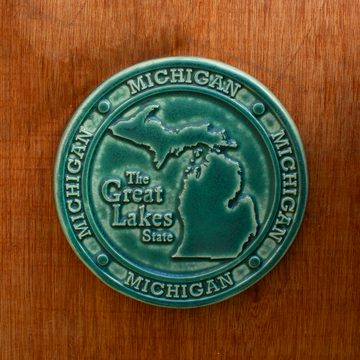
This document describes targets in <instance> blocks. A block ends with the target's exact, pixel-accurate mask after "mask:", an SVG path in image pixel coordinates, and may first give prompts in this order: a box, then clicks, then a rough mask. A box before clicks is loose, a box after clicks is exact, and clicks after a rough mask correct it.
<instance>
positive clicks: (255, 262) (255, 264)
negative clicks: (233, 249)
mask: <svg viewBox="0 0 360 360" xmlns="http://www.w3.org/2000/svg"><path fill="white" fill-rule="evenodd" d="M248 264H249V266H250V267H251V268H253V269H255V268H257V267H258V266H259V265H260V259H259V258H258V257H257V256H252V257H251V258H250V259H249V262H248Z"/></svg>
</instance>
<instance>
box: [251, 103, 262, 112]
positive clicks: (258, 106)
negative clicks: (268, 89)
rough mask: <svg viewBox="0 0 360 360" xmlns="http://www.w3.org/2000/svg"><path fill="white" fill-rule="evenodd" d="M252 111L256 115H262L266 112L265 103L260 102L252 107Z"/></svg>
mask: <svg viewBox="0 0 360 360" xmlns="http://www.w3.org/2000/svg"><path fill="white" fill-rule="evenodd" d="M252 110H253V113H254V114H255V115H262V114H263V113H264V112H265V106H264V104H263V103H261V102H258V103H255V104H254V105H253V106H252Z"/></svg>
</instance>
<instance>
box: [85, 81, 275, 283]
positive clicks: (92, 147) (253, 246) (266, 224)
mask: <svg viewBox="0 0 360 360" xmlns="http://www.w3.org/2000/svg"><path fill="white" fill-rule="evenodd" d="M155 90H156V89H154V90H150V91H148V92H147V93H146V94H141V95H142V96H140V95H138V96H139V97H140V100H143V99H144V98H146V97H151V96H154V95H155V96H156V95H158V94H159V93H168V92H170V90H168V89H164V88H160V89H157V90H158V91H155ZM181 91H188V92H189V93H195V94H196V93H200V94H203V95H207V96H209V97H214V98H216V99H217V100H219V101H222V102H225V103H226V102H227V105H228V106H232V107H233V108H234V109H235V110H237V111H238V112H240V113H241V115H242V116H243V117H244V118H246V120H247V121H249V123H250V124H251V125H252V126H253V127H254V129H255V130H256V131H258V134H259V136H260V137H261V139H262V141H263V142H264V147H266V148H267V150H268V152H269V154H268V155H269V158H270V161H271V165H272V166H273V170H274V175H275V194H274V200H273V203H272V206H271V210H270V212H269V216H268V218H267V219H266V220H265V221H264V224H263V229H262V230H261V233H259V234H258V235H257V236H256V237H255V239H254V241H253V242H252V243H251V244H250V245H249V246H248V247H247V248H246V250H245V251H244V252H242V253H241V254H240V255H239V256H238V257H237V258H235V259H232V260H228V261H226V262H225V263H224V264H223V265H221V266H219V267H216V268H215V269H212V270H209V271H206V275H207V276H212V275H215V274H216V273H218V272H224V271H226V270H228V269H231V268H232V267H234V266H236V265H237V264H239V263H240V262H241V261H242V260H244V259H245V258H246V257H248V256H249V254H251V252H252V251H254V250H255V249H256V248H257V247H258V246H259V243H260V242H261V241H263V240H264V237H265V236H266V234H267V233H268V231H269V230H270V227H271V225H272V223H273V221H274V219H275V217H276V212H277V209H278V203H279V201H280V190H281V189H280V187H276V183H277V182H280V181H281V180H280V169H279V163H278V158H277V156H276V153H275V150H274V148H273V145H272V144H271V141H270V139H269V138H268V136H267V134H266V133H265V131H264V129H263V127H262V126H261V125H260V124H259V123H258V121H257V120H256V119H255V118H254V117H253V116H252V115H251V114H250V113H249V112H248V111H247V110H246V109H243V107H242V106H239V105H240V104H235V101H230V100H229V99H227V97H226V96H224V95H222V94H220V93H214V92H212V91H211V90H207V89H203V88H200V89H198V88H195V87H194V88H193V89H188V88H187V87H186V86H185V85H177V86H175V85H172V86H171V92H181ZM130 100H132V101H130ZM135 100H137V101H139V99H138V97H137V98H134V99H129V100H128V101H125V102H124V103H122V104H121V105H119V106H118V107H117V108H116V109H115V110H114V111H113V112H112V113H111V114H110V115H109V116H108V117H107V118H106V119H104V121H103V122H102V124H101V125H100V126H99V127H98V129H97V131H96V134H95V136H94V138H93V140H92V142H91V144H90V145H89V148H88V150H87V156H86V159H85V160H84V165H83V180H82V188H83V192H82V193H83V197H84V200H85V201H84V209H85V210H86V211H85V212H86V214H87V219H88V221H89V224H90V225H91V228H92V230H93V231H94V232H95V233H96V238H97V239H98V240H99V242H100V243H101V244H102V245H103V246H104V248H105V249H106V250H107V251H109V253H110V254H111V255H112V256H113V257H114V258H115V259H116V260H117V261H119V262H120V263H121V264H122V265H124V266H126V267H128V268H131V269H132V270H133V271H136V272H137V273H138V274H141V275H143V276H150V274H151V277H152V278H153V279H157V280H163V281H170V279H174V278H175V277H176V281H177V282H179V283H182V282H184V283H185V282H189V281H198V280H201V278H202V277H203V276H204V274H203V272H204V270H202V271H201V273H202V274H198V275H197V274H194V275H181V276H180V275H179V276H176V275H173V276H171V275H170V274H165V273H161V272H160V271H155V270H154V272H152V273H151V272H150V270H146V269H144V268H139V267H136V266H135V265H134V264H132V263H131V262H130V261H128V260H127V259H125V258H123V257H122V256H120V254H118V253H117V252H116V250H115V249H114V248H113V247H112V246H111V245H110V244H109V243H108V242H107V240H106V239H105V236H104V235H103V234H102V232H101V230H100V229H99V228H98V226H97V224H96V221H95V220H94V217H93V211H92V210H91V206H90V199H89V198H90V189H89V185H88V173H89V168H90V167H91V161H92V157H93V154H94V153H95V152H96V148H97V146H98V142H99V141H100V140H101V139H102V137H103V135H104V133H105V131H106V129H107V128H108V126H109V124H111V123H112V122H113V121H114V120H115V119H116V117H118V116H119V115H120V114H121V113H122V112H124V111H126V110H127V109H128V108H129V107H131V106H132V105H134V103H136V101H135ZM127 102H129V104H128V103H127Z"/></svg>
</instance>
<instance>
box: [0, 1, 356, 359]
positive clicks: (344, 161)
mask: <svg viewBox="0 0 360 360" xmlns="http://www.w3.org/2000/svg"><path fill="white" fill-rule="evenodd" d="M0 7H1V20H0V21H1V28H0V31H1V32H0V34H1V40H0V43H1V48H0V117H1V123H0V141H1V147H0V216H1V226H0V240H1V253H0V265H1V267H0V358H1V359H68V358H71V359H126V360H128V359H129V360H132V359H135V360H137V359H174V360H175V359H191V360H192V359H206V360H207V359H359V358H360V270H359V269H360V261H359V259H360V236H359V234H360V162H359V161H360V151H359V147H360V146H359V145H360V144H359V125H360V123H359V122H360V117H359V112H360V101H359V90H360V82H359V80H360V75H359V74H360V67H359V66H360V61H359V57H360V53H359V52H360V41H359V31H360V21H359V20H360V3H359V1H356V0H348V1H340V0H308V1H300V0H256V1H255V0H214V1H201V0H178V1H176V0H153V1H151V0H142V1H140V0H138V1H136V0H126V1H125V0H116V1H115V0H113V1H110V0H85V1H84V0H81V1H80V0H78V1H70V0H37V1H36V0H21V1H15V0H14V1H7V0H3V1H1V5H0ZM167 55H195V56H203V57H208V58H213V59H217V60H221V61H224V62H226V63H229V64H231V65H234V66H236V67H238V68H240V69H242V70H244V71H246V72H247V73H249V74H251V75H252V76H254V77H256V78H257V79H258V80H259V81H261V82H262V83H263V84H265V85H266V86H267V87H268V88H270V89H271V90H272V91H273V92H274V93H275V95H276V96H277V97H278V98H279V99H280V101H281V102H282V103H283V104H284V105H285V107H286V108H287V109H288V111H289V112H290V114H291V115H292V117H293V118H294V120H295V122H296V124H297V126H298V128H299V131H300V133H301V135H302V138H303V140H304V144H305V149H306V153H307V158H308V165H309V174H310V194H309V201H308V207H307V212H306V215H305V219H304V222H303V225H302V227H301V230H300V232H299V234H298V236H297V237H296V239H295V241H294V243H293V245H292V247H291V248H290V250H289V251H288V253H287V254H286V256H285V257H284V258H283V260H282V261H281V262H280V263H279V264H278V265H277V266H276V268H275V269H274V270H273V271H271V272H270V273H269V274H268V275H267V276H266V277H265V278H263V279H262V280H261V281H259V282H258V283H257V284H255V285H254V286H253V287H251V288H250V289H248V290H247V291H245V292H243V293H241V294H239V295H237V296H235V297H233V298H231V299H230V300H227V301H224V302H222V303H219V304H216V305H212V306H208V307H204V308H199V309H192V310H173V309H163V308H157V307H154V306H151V305H146V304H142V303H140V302H138V301H135V300H132V299H130V298H127V297H125V296H123V295H121V294H118V293H116V292H115V291H113V290H111V289H110V288H108V287H107V286H106V285H104V284H103V283H102V282H101V281H100V280H98V279H97V278H96V277H95V276H94V275H92V273H90V271H89V270H87V269H86V268H85V266H84V265H83V264H82V263H81V262H80V260H78V259H77V257H76V255H75V253H74V252H73V251H72V250H71V248H70V246H69V245H68V243H67V241H66V240H65V237H64V235H63V234H62V231H61V229H60V226H59V224H58V221H57V218H56V214H55V209H54V205H53V198H52V170H53V162H54V157H55V153H56V149H57V145H58V142H59V139H60V137H61V134H62V132H63V130H64V128H65V126H66V124H67V121H68V120H69V118H70V116H71V114H72V113H73V111H74V110H75V109H76V107H77V106H78V105H79V104H80V102H81V101H82V100H83V99H84V97H85V96H86V95H87V94H88V93H89V92H90V91H91V90H92V89H93V88H94V87H95V86H96V85H98V84H99V83H101V82H102V81H103V80H105V79H106V78H108V77H109V76H110V75H112V74H114V73H115V72H117V71H119V70H121V69H123V68H124V67H127V66H130V65H133V64H135V63H137V62H139V61H142V60H146V59H150V58H154V57H160V56H167Z"/></svg>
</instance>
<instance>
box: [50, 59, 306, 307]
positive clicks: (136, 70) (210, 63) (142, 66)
mask: <svg viewBox="0 0 360 360" xmlns="http://www.w3.org/2000/svg"><path fill="white" fill-rule="evenodd" d="M184 65H186V66H188V67H191V66H193V67H196V68H199V69H201V68H206V69H207V70H209V71H218V72H221V73H222V74H224V73H226V74H227V76H228V77H229V78H231V79H233V80H236V81H238V82H239V83H240V84H241V85H242V86H245V87H247V88H249V89H251V91H252V92H254V93H255V94H256V95H257V96H258V98H259V99H261V100H262V101H263V102H264V103H265V104H266V106H267V107H268V108H270V109H271V110H272V113H273V114H274V115H276V118H277V120H278V121H279V122H280V123H281V125H282V127H283V128H284V129H285V131H286V133H287V136H288V138H289V139H290V141H291V143H292V144H293V148H294V150H295V154H294V156H295V157H296V160H297V163H298V172H299V179H301V181H299V182H300V184H301V186H300V187H299V202H298V205H297V211H296V214H295V216H294V221H293V225H292V226H291V228H290V229H289V232H288V233H287V235H286V239H285V240H284V242H283V243H282V244H281V246H279V248H278V249H277V251H275V252H274V253H273V254H272V256H271V257H270V258H269V259H268V260H267V261H266V263H265V264H264V266H263V267H261V269H259V270H258V271H257V272H254V273H253V274H251V275H250V276H248V277H247V278H246V280H245V281H244V282H241V283H239V284H237V285H236V286H234V287H232V288H230V289H229V290H227V291H224V292H220V293H218V294H214V295H213V296H211V297H207V298H206V297H205V298H200V299H191V300H189V301H187V300H184V301H182V302H176V301H174V300H168V299H164V298H154V297H152V296H148V295H143V294H139V293H137V292H135V291H134V290H132V289H130V288H126V287H125V286H122V285H121V283H120V281H115V279H114V278H112V277H111V276H109V275H108V274H107V273H105V272H104V271H103V270H102V269H100V267H99V266H96V265H94V258H93V257H92V256H90V255H89V254H88V253H87V252H86V251H85V250H84V249H83V248H82V246H80V244H79V242H78V240H77V239H76V238H75V236H74V233H73V232H72V231H71V232H69V231H68V228H69V220H68V219H67V218H66V217H65V215H66V212H65V210H64V209H65V207H64V201H62V199H61V198H59V195H60V194H61V192H62V185H63V181H62V178H61V173H62V171H61V170H62V168H63V167H64V166H65V165H64V157H65V154H67V152H65V151H63V149H64V148H67V147H68V146H69V143H68V139H71V138H72V137H73V136H74V135H75V131H76V130H77V128H78V126H79V125H80V123H81V122H82V121H83V120H84V118H85V116H86V115H87V114H88V113H89V112H90V111H91V110H92V109H93V108H94V106H96V104H98V103H99V101H100V100H101V99H103V98H104V95H106V94H107V93H108V92H109V91H111V90H112V89H114V88H115V87H117V86H118V85H119V84H121V83H122V82H123V81H125V80H126V79H129V78H131V77H135V76H137V75H138V74H141V73H142V72H144V71H151V70H154V69H156V68H159V67H175V66H184ZM53 186H54V200H55V207H56V211H57V215H58V219H59V222H60V224H61V227H62V230H63V232H64V234H65V235H66V237H67V240H68V241H69V243H70V245H71V247H72V248H73V250H74V251H75V253H76V254H77V255H78V257H79V258H80V259H81V260H82V261H83V262H84V264H85V265H86V266H87V267H88V268H89V269H90V270H91V271H92V272H93V273H94V274H95V275H96V276H98V277H99V278H100V279H101V280H102V281H104V282H105V283H106V284H108V285H109V286H111V287H112V288H113V289H115V290H117V291H119V292H121V293H124V294H126V295H128V296H130V297H133V298H135V299H137V300H140V301H143V302H146V303H151V304H153V305H158V306H165V307H177V308H191V307H198V306H204V305H209V304H213V303H216V302H219V301H221V300H225V299H227V298H229V297H231V296H233V295H235V294H238V293H239V292H241V291H243V290H245V289H246V288H248V287H250V286H251V285H253V284H254V283H255V282H256V281H258V280H259V279H261V278H262V277H263V276H264V275H265V274H267V273H268V272H269V271H270V270H271V269H272V268H273V267H274V266H275V265H276V264H277V263H278V262H279V260H280V259H281V258H282V256H284V254H285V253H286V251H287V250H288V248H289V246H290V245H291V243H292V241H293V239H294V238H295V236H296V234H297V232H298V230H299V227H300V224H301V222H302V219H303V216H304V212H305V208H306V202H307V194H308V175H307V164H306V156H305V151H304V147H303V143H302V140H301V137H300V134H299V132H298V130H297V128H296V125H295V124H294V122H293V120H292V118H291V116H290V115H289V113H288V112H287V111H286V109H285V108H284V106H283V105H282V104H281V103H280V101H279V100H278V99H277V98H276V97H275V95H274V94H272V93H271V91H270V90H268V89H267V88H266V87H265V86H264V85H262V84H261V83H260V82H259V81H257V80H256V79H254V78H253V77H252V76H250V75H248V74H247V73H245V72H243V71H241V70H239V69H237V68H235V67H232V66H230V65H227V64H224V63H222V62H219V61H216V60H210V59H205V58H199V57H183V56H181V57H167V58H159V59H154V60H148V61H145V62H142V63H139V64H136V65H134V66H131V67H129V68H127V69H124V70H122V71H120V72H119V73H117V74H115V75H113V76H112V77H110V78H109V79H107V80H105V81H104V82H103V83H102V84H101V85H99V86H98V87H97V88H96V89H95V90H93V91H92V92H91V94H90V95H88V96H87V97H86V98H85V100H84V101H83V102H82V103H81V104H80V106H79V107H78V108H77V110H76V111H75V113H74V114H73V116H72V117H71V119H70V121H69V123H68V125H67V127H66V129H65V131H64V133H63V135H62V138H61V140H60V143H59V147H58V151H57V154H56V158H55V165H54V178H53Z"/></svg>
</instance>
